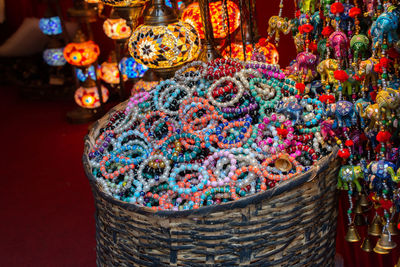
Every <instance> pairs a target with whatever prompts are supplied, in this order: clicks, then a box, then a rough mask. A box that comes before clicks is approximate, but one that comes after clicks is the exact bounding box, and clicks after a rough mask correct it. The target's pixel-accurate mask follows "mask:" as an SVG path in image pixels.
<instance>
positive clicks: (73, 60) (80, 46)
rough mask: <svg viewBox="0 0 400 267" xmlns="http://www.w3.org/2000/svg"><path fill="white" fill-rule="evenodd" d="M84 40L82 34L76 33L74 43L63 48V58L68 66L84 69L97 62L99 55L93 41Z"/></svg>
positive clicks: (98, 49) (97, 47) (98, 50)
mask: <svg viewBox="0 0 400 267" xmlns="http://www.w3.org/2000/svg"><path fill="white" fill-rule="evenodd" d="M84 38H85V37H84V35H83V33H82V32H81V31H78V33H77V35H76V37H75V42H73V43H69V44H68V45H67V46H66V47H65V48H64V58H65V60H66V61H67V62H68V63H69V64H71V65H74V66H77V67H85V66H89V65H91V64H92V63H94V62H95V61H96V60H97V58H98V56H99V54H100V48H99V46H98V45H97V44H95V43H94V42H93V41H84Z"/></svg>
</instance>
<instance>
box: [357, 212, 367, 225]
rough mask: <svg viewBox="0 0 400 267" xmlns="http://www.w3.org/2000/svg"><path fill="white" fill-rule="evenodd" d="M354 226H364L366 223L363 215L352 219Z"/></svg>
mask: <svg viewBox="0 0 400 267" xmlns="http://www.w3.org/2000/svg"><path fill="white" fill-rule="evenodd" d="M354 224H355V225H356V226H362V225H366V224H367V222H366V220H365V217H364V215H362V214H356V215H355V217H354Z"/></svg>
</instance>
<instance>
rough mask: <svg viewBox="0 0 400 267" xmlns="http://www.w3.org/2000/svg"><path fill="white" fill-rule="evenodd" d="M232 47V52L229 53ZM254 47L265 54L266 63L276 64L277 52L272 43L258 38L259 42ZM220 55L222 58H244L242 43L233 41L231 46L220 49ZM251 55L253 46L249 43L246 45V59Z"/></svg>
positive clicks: (277, 59)
mask: <svg viewBox="0 0 400 267" xmlns="http://www.w3.org/2000/svg"><path fill="white" fill-rule="evenodd" d="M231 47H232V52H231V53H230V50H231ZM255 49H256V51H258V52H259V53H261V54H263V55H264V56H265V60H266V63H268V64H278V61H279V53H278V50H277V49H276V47H275V45H273V44H272V43H269V42H266V41H265V40H260V42H258V43H256V44H255ZM221 54H222V56H223V57H224V58H229V57H231V58H237V59H239V60H244V54H243V44H241V43H240V44H239V43H233V44H231V46H229V45H228V46H227V47H226V48H225V49H224V50H223V51H222V53H221ZM252 55H253V46H252V45H251V44H248V45H246V59H247V60H249V59H251V56H252Z"/></svg>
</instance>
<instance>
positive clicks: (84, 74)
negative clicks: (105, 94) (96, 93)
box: [76, 66, 96, 82]
mask: <svg viewBox="0 0 400 267" xmlns="http://www.w3.org/2000/svg"><path fill="white" fill-rule="evenodd" d="M76 77H77V78H78V80H79V81H81V82H84V81H86V80H87V79H88V78H89V77H90V78H91V79H92V80H94V81H95V80H96V70H95V68H94V66H90V67H88V68H85V69H79V68H77V69H76Z"/></svg>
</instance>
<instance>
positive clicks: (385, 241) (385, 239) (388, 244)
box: [376, 232, 397, 250]
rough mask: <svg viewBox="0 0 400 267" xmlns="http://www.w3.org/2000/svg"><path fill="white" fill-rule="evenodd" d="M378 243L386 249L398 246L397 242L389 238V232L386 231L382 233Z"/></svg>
mask: <svg viewBox="0 0 400 267" xmlns="http://www.w3.org/2000/svg"><path fill="white" fill-rule="evenodd" d="M376 245H377V246H379V247H381V248H383V249H386V250H390V249H394V248H395V247H396V246H397V244H396V242H394V241H393V240H389V234H388V233H386V232H384V233H382V235H381V238H379V240H378V243H376Z"/></svg>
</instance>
